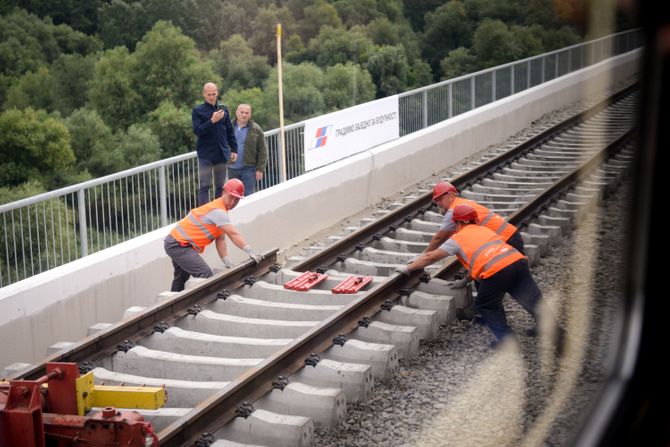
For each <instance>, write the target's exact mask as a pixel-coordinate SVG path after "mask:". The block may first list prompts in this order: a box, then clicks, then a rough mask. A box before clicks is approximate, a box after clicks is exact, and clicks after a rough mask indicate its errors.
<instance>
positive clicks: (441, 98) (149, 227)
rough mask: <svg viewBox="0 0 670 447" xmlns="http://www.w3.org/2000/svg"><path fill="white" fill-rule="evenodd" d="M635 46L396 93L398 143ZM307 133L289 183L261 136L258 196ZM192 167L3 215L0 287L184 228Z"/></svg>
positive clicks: (621, 37)
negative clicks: (163, 230)
mask: <svg viewBox="0 0 670 447" xmlns="http://www.w3.org/2000/svg"><path fill="white" fill-rule="evenodd" d="M641 41H642V40H641V36H640V33H639V30H637V29H633V30H628V31H622V32H620V33H616V34H612V35H610V36H605V37H601V38H598V39H594V40H591V41H588V42H583V43H579V44H575V45H571V46H569V47H565V48H562V49H559V50H554V51H551V52H548V53H545V54H542V55H537V56H532V57H528V58H525V59H522V60H519V61H515V62H510V63H506V64H503V65H499V66H496V67H492V68H487V69H484V70H480V71H478V72H475V73H471V74H469V75H464V76H459V77H457V78H453V79H449V80H445V81H441V82H439V83H436V84H433V85H430V86H425V87H420V88H417V89H414V90H411V91H407V92H404V93H400V94H399V95H397V96H398V101H399V111H400V127H401V132H400V136H401V137H402V136H404V135H407V134H410V133H413V132H416V131H418V130H421V129H424V128H426V127H428V126H430V125H433V124H435V123H438V122H441V121H444V120H446V119H449V118H451V117H453V116H456V115H458V114H460V113H464V112H465V111H469V110H472V109H474V108H477V107H480V106H482V105H485V104H489V103H491V102H493V101H496V100H498V99H500V98H502V97H506V96H510V95H512V94H514V93H517V92H518V91H522V90H525V89H527V88H530V87H532V86H535V85H538V84H541V83H544V82H546V81H547V80H550V79H555V78H556V77H558V76H560V75H563V74H567V73H570V72H572V71H575V70H577V69H581V68H583V67H585V66H589V65H592V64H593V63H596V62H599V61H602V60H604V59H606V58H607V57H609V56H610V55H612V54H622V53H625V52H628V51H631V50H633V49H635V48H638V47H639V46H640V44H641ZM617 43H618V44H619V45H618V47H617ZM575 51H579V52H580V53H579V54H578V55H577V56H578V57H577V58H576V60H575V61H573V60H572V59H573V56H572V55H573V52H575ZM563 54H567V55H568V58H567V62H565V64H566V65H565V66H564V65H561V57H560V56H561V55H563ZM587 58H588V60H587ZM552 64H553V66H552ZM304 126H305V121H302V122H299V123H295V124H291V125H289V126H286V127H285V138H286V140H287V144H286V145H285V147H286V148H287V151H286V158H287V159H286V164H287V177H288V178H282V177H281V175H282V174H281V169H280V166H279V165H280V163H281V162H282V160H281V158H280V157H281V154H279V149H280V145H279V142H278V136H279V129H273V130H270V131H267V132H265V138H266V142H267V144H268V148H269V152H270V153H269V159H270V160H269V164H268V168H267V169H266V175H265V176H264V178H263V180H261V182H259V183H258V187H259V189H265V188H268V187H271V186H273V185H275V184H278V183H281V182H283V181H285V180H287V179H290V178H293V177H296V176H299V175H302V174H304V173H305V169H304V147H303V146H304V141H303V136H302V133H303V132H304ZM196 159H197V154H196V152H189V153H187V154H181V155H177V156H174V157H170V158H167V159H164V160H159V161H155V162H152V163H148V164H146V165H143V166H138V167H135V168H132V169H127V170H125V171H121V172H117V173H115V174H111V175H107V176H105V177H101V178H98V179H93V180H89V181H86V182H83V183H79V184H76V185H71V186H67V187H64V188H61V189H58V190H54V191H50V192H45V193H42V194H39V195H36V196H33V197H29V198H26V199H22V200H18V201H15V202H11V203H7V204H4V205H0V287H4V286H6V285H8V284H11V283H14V282H16V281H19V280H21V279H24V278H27V277H29V276H32V275H34V274H37V273H40V272H42V271H46V270H49V269H51V268H53V267H56V266H58V265H61V264H64V263H67V262H70V261H72V260H75V259H78V258H80V257H83V256H86V255H88V254H90V253H93V252H96V251H99V250H102V249H104V248H108V247H111V246H113V245H116V244H117V243H120V242H124V241H126V240H129V239H131V238H133V237H136V236H138V235H141V234H144V233H147V232H149V231H153V230H155V229H158V228H160V227H162V226H165V225H168V224H169V223H170V222H171V221H174V220H176V219H178V218H181V217H182V216H183V215H185V214H186V212H188V210H189V209H190V208H192V207H193V206H195V205H196V192H197V188H198V175H197V169H198V167H197V162H196Z"/></svg>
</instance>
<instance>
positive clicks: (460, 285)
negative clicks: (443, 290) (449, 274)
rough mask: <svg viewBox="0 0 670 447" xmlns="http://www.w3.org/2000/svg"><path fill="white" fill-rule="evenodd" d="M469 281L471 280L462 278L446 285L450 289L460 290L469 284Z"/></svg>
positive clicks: (465, 277) (466, 277)
mask: <svg viewBox="0 0 670 447" xmlns="http://www.w3.org/2000/svg"><path fill="white" fill-rule="evenodd" d="M470 281H471V279H470V278H469V277H468V276H464V277H463V278H460V279H456V280H454V281H449V282H448V283H447V285H448V286H450V287H451V288H452V289H462V288H463V287H465V286H467V285H468V284H470Z"/></svg>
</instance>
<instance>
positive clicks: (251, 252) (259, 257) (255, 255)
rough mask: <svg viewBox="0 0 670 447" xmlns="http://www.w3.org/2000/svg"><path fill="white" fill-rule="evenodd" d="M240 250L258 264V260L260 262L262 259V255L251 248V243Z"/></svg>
mask: <svg viewBox="0 0 670 447" xmlns="http://www.w3.org/2000/svg"><path fill="white" fill-rule="evenodd" d="M242 250H244V251H245V252H246V254H248V255H249V257H250V258H251V259H253V260H254V262H256V264H258V263H259V262H261V261H262V260H263V256H262V255H260V254H258V253H256V252H255V251H254V249H253V248H251V245H247V246H246V247H244V248H243V249H242Z"/></svg>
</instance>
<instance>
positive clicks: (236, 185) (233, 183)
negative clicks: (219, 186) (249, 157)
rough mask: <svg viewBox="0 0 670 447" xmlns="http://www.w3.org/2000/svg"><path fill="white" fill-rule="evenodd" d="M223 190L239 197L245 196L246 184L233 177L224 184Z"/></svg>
mask: <svg viewBox="0 0 670 447" xmlns="http://www.w3.org/2000/svg"><path fill="white" fill-rule="evenodd" d="M223 190H224V191H225V192H227V193H228V194H230V195H231V196H233V197H237V198H238V199H241V198H242V197H244V184H243V183H242V182H241V181H240V180H239V179H236V178H231V179H230V180H228V181H227V182H226V183H225V185H223Z"/></svg>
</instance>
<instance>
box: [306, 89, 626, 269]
mask: <svg viewBox="0 0 670 447" xmlns="http://www.w3.org/2000/svg"><path fill="white" fill-rule="evenodd" d="M636 88H637V83H636V84H632V85H630V86H628V87H626V88H624V89H622V90H620V91H619V92H617V93H615V94H614V95H612V96H609V97H607V98H605V99H604V100H602V101H600V102H598V103H597V104H595V105H594V106H592V107H590V108H589V109H588V110H585V111H583V112H581V113H579V114H576V115H574V116H572V117H570V118H567V119H565V120H563V121H561V122H560V123H558V124H557V125H556V126H552V127H551V128H550V129H547V130H545V131H544V132H541V133H539V134H538V135H535V136H534V137H532V138H530V139H528V140H526V141H524V142H523V143H521V144H519V145H518V146H517V147H515V148H513V149H511V150H510V151H507V152H505V153H504V154H501V155H499V156H497V157H494V158H491V159H490V160H488V161H487V162H485V163H482V164H481V165H479V166H477V167H476V168H475V169H473V170H471V171H468V172H466V173H464V174H462V175H460V176H458V177H455V178H454V179H452V180H451V183H452V184H453V185H454V186H456V188H458V189H464V188H465V187H466V186H468V185H470V184H472V183H474V182H476V181H477V180H479V179H481V178H482V177H484V176H485V175H487V173H489V172H491V171H493V170H495V169H497V168H499V167H500V166H502V165H504V164H507V163H511V162H513V161H515V160H516V159H518V158H519V157H520V156H521V155H522V154H524V153H526V152H528V150H529V149H530V148H532V147H535V146H537V145H539V144H541V143H542V142H544V141H546V140H548V139H549V138H551V137H552V136H554V135H556V134H558V133H560V132H563V131H565V130H566V129H567V128H569V127H571V126H574V125H575V124H577V123H579V122H581V121H584V120H587V119H588V118H590V117H592V116H593V115H595V114H596V113H598V112H601V111H602V110H604V109H605V108H607V107H608V106H609V105H610V104H612V103H614V102H617V101H618V100H620V99H621V98H623V97H625V96H626V95H629V94H630V93H631V92H632V91H634V90H635V89H636ZM431 199H432V193H430V192H429V193H425V194H424V195H422V196H421V197H419V198H417V199H416V200H414V201H412V202H410V203H408V204H406V205H404V206H402V207H400V208H398V209H396V210H394V211H392V212H391V213H390V214H388V215H387V216H385V217H384V218H383V219H380V220H378V221H377V222H373V223H371V224H370V225H366V226H365V227H363V228H361V229H359V230H358V231H355V232H354V233H351V234H350V235H349V236H347V237H346V238H343V239H342V240H340V241H337V242H336V243H334V244H333V245H331V246H329V247H327V248H325V249H324V250H322V251H321V252H320V253H316V254H315V255H313V256H311V257H309V258H308V259H306V260H304V261H303V262H301V263H299V264H298V265H296V266H295V267H293V269H294V270H297V271H306V270H315V269H317V268H319V267H321V266H328V265H330V264H333V263H334V262H335V261H336V260H337V258H338V256H342V255H346V254H347V253H351V252H353V251H354V250H355V249H356V245H358V244H360V243H361V242H362V241H370V240H372V238H373V236H375V235H377V234H380V233H381V234H383V233H386V232H387V231H389V229H390V226H391V225H399V224H401V223H402V222H403V221H405V220H406V219H409V218H410V216H416V215H417V214H422V213H423V212H425V211H427V210H428V209H430V207H431V206H432V202H431ZM513 223H514V222H513Z"/></svg>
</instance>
